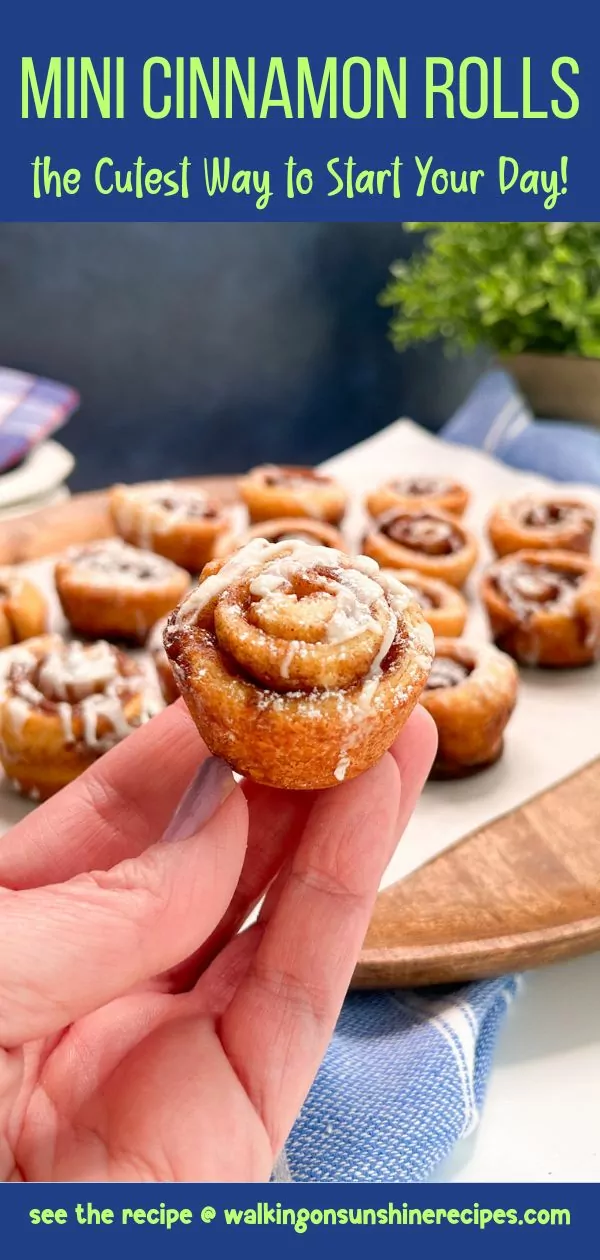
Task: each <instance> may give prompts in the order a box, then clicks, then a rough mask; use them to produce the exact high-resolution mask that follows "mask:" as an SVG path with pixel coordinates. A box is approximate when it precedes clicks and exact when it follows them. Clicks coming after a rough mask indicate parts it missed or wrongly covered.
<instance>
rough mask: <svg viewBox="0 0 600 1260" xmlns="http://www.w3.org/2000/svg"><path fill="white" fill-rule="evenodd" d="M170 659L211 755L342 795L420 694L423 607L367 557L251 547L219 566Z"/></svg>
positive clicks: (424, 654) (180, 612)
mask: <svg viewBox="0 0 600 1260" xmlns="http://www.w3.org/2000/svg"><path fill="white" fill-rule="evenodd" d="M165 648H166V651H167V655H168V656H169V658H170V660H171V661H172V662H173V668H174V670H175V673H176V676H177V680H178V683H179V687H180V690H181V692H182V695H183V697H184V699H185V700H186V702H187V705H188V708H189V710H190V712H191V715H192V717H193V718H194V721H195V722H196V725H197V727H198V730H199V731H200V734H201V735H202V737H203V739H204V740H205V742H206V743H207V745H208V747H209V748H210V750H211V752H213V753H215V754H216V755H217V756H220V757H224V758H225V760H226V761H227V762H228V763H229V764H230V765H231V766H232V767H233V769H234V770H237V771H238V772H239V773H240V774H243V775H247V776H248V777H249V778H251V779H254V780H256V781H258V782H260V783H267V784H271V785H272V786H274V787H285V788H301V789H311V788H326V787H334V786H335V785H336V784H337V783H341V782H342V780H344V779H350V778H353V777H354V776H355V775H357V774H360V773H361V772H362V771H363V770H366V769H367V768H368V767H369V766H370V765H372V764H373V762H374V761H376V760H377V759H378V758H379V757H380V756H381V754H382V753H383V752H384V750H385V749H386V748H388V747H389V745H390V744H391V743H392V741H393V740H394V738H395V736H396V735H397V733H398V731H399V730H400V728H401V727H402V726H403V724H404V722H405V721H406V719H407V718H408V716H409V714H410V712H411V711H412V709H413V708H414V706H415V704H416V702H417V700H418V698H419V695H420V693H421V690H422V688H423V686H424V684H425V680H426V678H427V674H428V672H429V667H430V664H431V658H432V654H433V636H432V633H431V629H430V627H429V626H428V625H427V623H426V622H425V621H424V618H423V615H422V612H421V609H420V608H419V605H418V604H417V603H416V602H415V601H414V600H413V599H412V598H411V596H410V593H409V592H408V591H407V590H406V588H405V587H403V586H402V584H401V583H400V582H398V581H397V580H396V579H395V578H393V577H388V576H386V575H382V574H381V573H380V572H379V569H378V566H377V565H376V564H375V563H374V561H372V560H369V559H368V558H367V557H365V556H359V557H358V558H355V559H351V558H350V557H348V556H346V555H344V554H342V552H340V551H335V550H333V549H332V548H328V547H315V546H313V545H312V544H310V543H303V542H298V541H295V542H282V543H268V542H266V541H265V540H264V539H260V538H258V539H255V540H254V541H252V542H249V543H247V544H246V546H245V547H243V548H242V549H241V550H240V551H238V552H236V553H235V554H234V555H233V556H230V557H229V558H228V559H225V560H221V561H212V563H211V564H209V565H207V567H206V568H205V569H204V571H203V573H202V575H201V578H200V583H199V585H198V587H197V588H196V590H194V591H192V592H191V594H190V595H188V597H187V599H185V600H184V601H183V603H182V604H181V606H180V608H179V609H177V610H176V612H174V613H173V614H172V615H171V617H170V618H169V623H168V626H167V630H166V632H165Z"/></svg>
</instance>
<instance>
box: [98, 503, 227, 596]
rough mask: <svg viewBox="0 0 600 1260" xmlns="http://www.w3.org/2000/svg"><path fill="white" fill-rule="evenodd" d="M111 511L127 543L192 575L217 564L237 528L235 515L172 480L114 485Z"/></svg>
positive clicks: (117, 529) (117, 527)
mask: <svg viewBox="0 0 600 1260" xmlns="http://www.w3.org/2000/svg"><path fill="white" fill-rule="evenodd" d="M110 511H111V515H112V519H113V524H114V527H115V529H116V531H117V533H118V534H120V535H121V538H124V539H125V542H128V543H133V544H134V546H136V547H143V548H144V549H145V550H147V551H156V552H158V554H159V555H161V556H166V557H167V559H168V560H172V561H173V562H174V564H178V565H180V566H181V568H183V569H189V571H190V572H191V573H199V572H200V570H201V569H202V568H203V567H204V565H205V564H206V562H207V560H211V559H212V557H213V556H214V555H215V547H216V544H217V541H218V539H219V538H220V537H221V535H222V534H223V533H224V532H225V531H226V530H229V529H231V513H230V512H228V511H226V510H225V509H224V508H223V507H221V505H220V504H219V503H217V502H216V500H214V499H209V498H207V496H206V495H205V494H203V493H202V491H201V490H194V489H192V488H191V487H190V486H180V485H175V484H173V483H172V482H169V481H155V482H147V483H146V484H145V485H139V486H121V485H119V486H114V487H113V489H112V492H111V496H110Z"/></svg>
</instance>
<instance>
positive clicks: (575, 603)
mask: <svg viewBox="0 0 600 1260" xmlns="http://www.w3.org/2000/svg"><path fill="white" fill-rule="evenodd" d="M481 596H482V599H483V603H484V605H485V608H486V611H487V614H488V617H489V620H490V626H491V630H492V635H493V638H494V640H495V642H496V643H497V644H498V645H499V647H501V648H502V649H503V650H504V651H505V652H509V653H510V655H511V656H514V657H515V659H516V660H517V661H521V662H522V664H524V665H549V666H555V667H557V668H560V667H564V668H568V667H569V666H574V665H589V664H591V663H592V662H593V661H597V660H598V659H600V567H599V566H598V565H595V564H594V563H593V561H592V560H590V559H589V558H588V557H587V556H581V555H577V554H576V553H574V552H572V551H519V552H516V553H515V555H510V556H505V557H504V558H503V559H502V560H496V562H495V564H493V565H491V567H490V568H489V569H488V570H487V573H485V575H484V577H483V580H482V585H481Z"/></svg>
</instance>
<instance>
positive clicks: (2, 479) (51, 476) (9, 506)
mask: <svg viewBox="0 0 600 1260" xmlns="http://www.w3.org/2000/svg"><path fill="white" fill-rule="evenodd" d="M74 466H75V460H74V458H73V456H72V455H71V454H70V452H69V451H67V450H66V449H65V447H64V446H61V445H60V442H54V441H53V440H48V441H47V442H40V443H39V445H38V446H34V447H33V448H32V450H31V451H30V452H29V455H27V457H26V458H25V459H24V460H23V463H22V464H19V465H18V467H17V468H11V469H10V470H9V471H8V472H5V473H2V474H0V520H5V519H6V518H7V517H10V516H13V517H14V516H23V515H24V514H25V513H26V512H34V511H35V510H36V509H37V508H42V507H48V506H49V505H50V504H52V503H60V502H61V501H62V500H63V499H68V497H69V491H68V489H67V487H66V485H65V482H66V480H67V477H69V476H70V474H71V473H72V471H73V468H74Z"/></svg>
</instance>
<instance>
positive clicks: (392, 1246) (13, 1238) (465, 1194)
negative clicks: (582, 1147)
mask: <svg viewBox="0 0 600 1260" xmlns="http://www.w3.org/2000/svg"><path fill="white" fill-rule="evenodd" d="M265 1200H268V1202H269V1204H270V1205H274V1204H276V1203H277V1202H279V1203H281V1204H282V1205H284V1206H289V1207H295V1208H296V1209H298V1208H299V1207H306V1208H309V1209H310V1208H317V1207H319V1208H321V1209H322V1208H324V1207H336V1208H339V1207H342V1206H345V1207H352V1208H356V1207H359V1206H362V1207H372V1208H377V1207H386V1208H387V1207H388V1204H389V1203H390V1202H391V1203H393V1204H394V1205H395V1206H397V1207H400V1208H401V1207H402V1204H403V1203H404V1202H407V1203H408V1205H409V1206H410V1207H413V1208H415V1207H416V1208H420V1209H421V1210H423V1209H424V1208H426V1207H430V1208H431V1207H446V1208H449V1207H459V1208H460V1207H469V1208H472V1207H473V1205H474V1204H475V1203H479V1204H480V1205H481V1206H482V1207H484V1206H486V1207H490V1208H491V1209H494V1208H504V1209H507V1208H516V1209H517V1210H519V1211H524V1210H525V1209H526V1208H532V1207H533V1208H538V1209H539V1208H550V1207H552V1206H554V1207H561V1208H565V1207H566V1208H569V1209H570V1212H571V1224H570V1225H568V1226H550V1225H545V1226H543V1225H535V1226H529V1225H524V1226H523V1227H522V1228H519V1226H517V1225H507V1224H504V1225H496V1226H494V1225H492V1224H490V1225H488V1226H487V1228H486V1229H485V1230H483V1231H481V1230H480V1229H478V1228H477V1227H475V1226H463V1225H448V1224H445V1225H440V1226H436V1225H414V1226H404V1225H397V1226H390V1225H385V1226H372V1225H360V1226H359V1225H354V1226H350V1225H346V1226H342V1225H335V1226H334V1225H330V1226H322V1225H319V1226H313V1225H310V1224H309V1225H308V1227H307V1229H306V1232H305V1233H303V1234H297V1233H295V1232H294V1230H293V1228H291V1227H283V1226H275V1225H268V1226H266V1227H261V1226H250V1225H249V1226H231V1225H229V1226H227V1225H225V1223H224V1222H223V1221H222V1220H219V1215H220V1213H219V1208H220V1207H221V1208H222V1206H225V1205H226V1206H228V1207H238V1208H244V1207H256V1204H257V1202H259V1201H265ZM596 1201H597V1190H596V1187H595V1186H592V1185H590V1186H572V1185H551V1186H546V1185H544V1186H541V1185H518V1186H511V1185H455V1186H442V1185H440V1186H437V1185H436V1186H421V1185H419V1186H409V1185H406V1186H402V1185H395V1186H383V1185H372V1186H364V1185H352V1186H350V1185H346V1184H343V1185H330V1186H325V1185H321V1186H290V1185H283V1184H282V1185H274V1186H273V1185H271V1186H263V1185H254V1186H249V1185H238V1186H235V1185H234V1186H215V1185H180V1186H171V1185H158V1186H147V1185H146V1186H143V1185H142V1186H137V1185H131V1186H124V1185H119V1186H91V1185H80V1186H64V1185H56V1186H49V1185H41V1186H35V1185H31V1186H21V1185H20V1186H14V1185H13V1186H4V1187H1V1188H0V1212H1V1213H2V1223H3V1242H4V1246H5V1249H6V1250H8V1248H9V1247H10V1250H11V1251H14V1250H15V1248H19V1249H21V1248H23V1249H25V1248H26V1250H27V1254H31V1253H33V1254H36V1255H41V1256H45V1257H47V1258H48V1260H52V1258H53V1257H57V1258H59V1257H60V1260H64V1257H65V1256H71V1255H75V1254H78V1255H81V1254H83V1255H85V1256H86V1257H90V1260H92V1257H96V1256H98V1257H105V1256H107V1255H108V1256H111V1257H112V1256H115V1257H117V1256H130V1255H131V1254H132V1253H133V1252H134V1251H135V1254H138V1255H143V1256H148V1257H152V1256H157V1255H165V1254H167V1255H177V1256H195V1257H196V1256H202V1255H207V1256H213V1255H219V1256H230V1255H232V1256H244V1257H245V1256H248V1255H249V1256H254V1255H260V1256H261V1257H268V1256H274V1257H278V1260H279V1258H280V1257H281V1256H287V1255H289V1254H290V1253H293V1254H294V1255H299V1256H301V1255H305V1256H307V1255H310V1256H311V1257H312V1256H327V1257H331V1255H332V1251H333V1253H334V1254H342V1255H344V1256H348V1257H353V1256H364V1255H365V1254H373V1255H377V1256H382V1257H383V1256H390V1257H392V1256H393V1257H399V1256H403V1255H408V1256H413V1255H414V1256H419V1257H421V1256H422V1257H427V1256H437V1257H439V1256H440V1255H450V1256H452V1255H459V1256H461V1257H463V1258H467V1257H471V1256H477V1257H481V1256H486V1257H490V1260H491V1258H493V1257H496V1256H506V1255H507V1254H509V1255H511V1256H515V1257H518V1256H531V1255H533V1254H536V1253H540V1254H543V1255H544V1256H546V1257H553V1256H564V1255H577V1254H580V1253H581V1252H582V1251H583V1249H584V1247H585V1244H586V1240H587V1239H588V1238H589V1237H590V1236H592V1237H594V1235H595V1236H596V1237H597V1230H596V1216H595V1213H596ZM78 1202H79V1203H84V1204H85V1203H87V1202H91V1203H93V1204H94V1206H95V1207H97V1208H100V1209H102V1208H103V1207H111V1208H112V1209H113V1210H115V1214H116V1216H118V1215H119V1211H120V1208H121V1207H123V1206H127V1207H149V1206H150V1205H156V1204H159V1203H161V1202H164V1203H166V1204H172V1205H173V1206H175V1207H178V1208H179V1209H181V1208H183V1207H190V1208H192V1209H194V1217H195V1219H194V1224H191V1225H177V1226H175V1227H174V1229H173V1230H171V1232H169V1233H167V1231H166V1230H165V1229H164V1228H162V1227H159V1226H151V1225H139V1226H138V1225H133V1224H131V1223H128V1224H127V1225H125V1226H122V1225H121V1224H120V1223H118V1224H117V1223H115V1224H113V1225H94V1226H88V1225H77V1224H75V1223H70V1222H67V1224H65V1225H36V1226H32V1225H30V1223H29V1216H28V1213H29V1210H30V1208H31V1207H34V1206H35V1207H38V1208H42V1207H54V1208H56V1207H66V1208H67V1209H69V1208H71V1205H74V1204H75V1203H78ZM205 1204H210V1205H211V1206H213V1207H215V1208H216V1209H217V1213H218V1214H217V1217H216V1219H215V1220H214V1221H213V1222H212V1223H211V1224H206V1225H203V1224H202V1223H201V1222H200V1221H199V1220H198V1213H199V1211H200V1208H201V1207H203V1206H204V1205H205ZM71 1210H72V1208H71ZM594 1246H595V1243H594Z"/></svg>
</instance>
